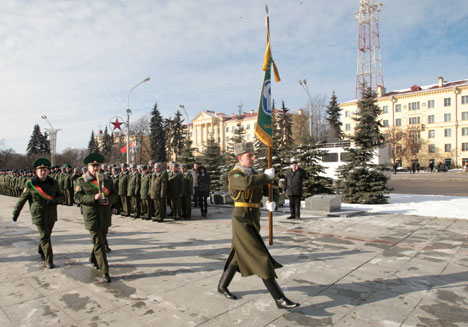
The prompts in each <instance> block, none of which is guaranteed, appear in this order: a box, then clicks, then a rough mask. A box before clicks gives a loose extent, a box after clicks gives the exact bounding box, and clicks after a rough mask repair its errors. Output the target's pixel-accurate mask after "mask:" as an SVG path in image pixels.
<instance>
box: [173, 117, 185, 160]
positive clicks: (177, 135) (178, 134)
mask: <svg viewBox="0 0 468 327" xmlns="http://www.w3.org/2000/svg"><path fill="white" fill-rule="evenodd" d="M183 121H184V120H183V119H182V113H181V112H180V111H179V110H177V111H176V113H175V117H174V119H173V120H172V126H171V131H170V132H171V137H170V140H171V148H172V150H173V151H174V155H175V160H176V161H179V160H180V157H181V154H182V149H183V148H184V135H185V134H186V132H185V126H184V125H182V122H183Z"/></svg>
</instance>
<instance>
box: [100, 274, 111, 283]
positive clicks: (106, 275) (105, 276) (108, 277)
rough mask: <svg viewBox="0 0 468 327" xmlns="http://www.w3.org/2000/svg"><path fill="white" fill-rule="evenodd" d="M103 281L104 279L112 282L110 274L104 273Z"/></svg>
mask: <svg viewBox="0 0 468 327" xmlns="http://www.w3.org/2000/svg"><path fill="white" fill-rule="evenodd" d="M102 281H103V282H106V283H110V282H111V278H110V276H109V274H103V275H102Z"/></svg>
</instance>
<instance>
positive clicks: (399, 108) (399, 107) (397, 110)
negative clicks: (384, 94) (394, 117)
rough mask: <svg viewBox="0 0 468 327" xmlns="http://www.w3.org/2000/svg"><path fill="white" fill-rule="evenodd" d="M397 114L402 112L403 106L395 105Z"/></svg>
mask: <svg viewBox="0 0 468 327" xmlns="http://www.w3.org/2000/svg"><path fill="white" fill-rule="evenodd" d="M395 112H401V104H396V105H395Z"/></svg>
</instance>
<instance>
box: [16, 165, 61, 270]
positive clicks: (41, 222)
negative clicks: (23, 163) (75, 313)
mask: <svg viewBox="0 0 468 327" xmlns="http://www.w3.org/2000/svg"><path fill="white" fill-rule="evenodd" d="M33 167H34V169H35V170H36V176H34V177H33V178H32V179H31V180H30V181H28V183H27V184H26V187H25V188H24V191H23V194H22V195H21V197H20V198H19V200H18V202H17V203H16V206H15V209H14V210H13V221H16V220H17V219H18V216H19V214H20V212H21V209H23V206H24V204H25V203H26V201H29V203H30V212H31V218H32V223H33V224H34V225H36V226H37V229H38V230H39V234H40V237H41V240H40V243H39V247H38V250H37V252H38V253H39V255H40V256H41V259H42V260H44V261H45V262H46V265H47V268H49V269H52V268H54V267H55V265H54V258H53V256H54V255H53V251H52V241H51V234H52V229H53V228H54V225H55V222H56V221H57V204H58V203H59V202H61V201H62V199H63V195H62V192H61V190H60V189H59V186H58V183H57V181H55V180H54V179H52V178H51V177H49V176H48V175H49V172H50V161H49V160H47V159H45V158H40V159H37V160H36V161H35V162H34V164H33Z"/></svg>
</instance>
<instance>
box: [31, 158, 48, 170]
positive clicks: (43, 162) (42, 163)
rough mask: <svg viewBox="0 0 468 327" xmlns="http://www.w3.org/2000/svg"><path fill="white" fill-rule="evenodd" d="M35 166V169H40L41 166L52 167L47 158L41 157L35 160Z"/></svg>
mask: <svg viewBox="0 0 468 327" xmlns="http://www.w3.org/2000/svg"><path fill="white" fill-rule="evenodd" d="M33 168H34V169H40V168H49V169H50V161H49V160H48V159H46V158H39V159H37V160H36V161H34V163H33Z"/></svg>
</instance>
